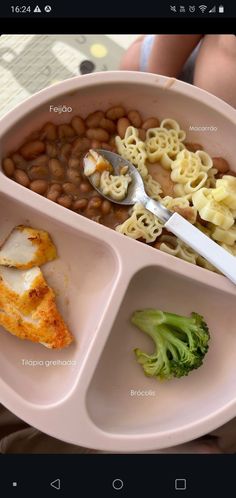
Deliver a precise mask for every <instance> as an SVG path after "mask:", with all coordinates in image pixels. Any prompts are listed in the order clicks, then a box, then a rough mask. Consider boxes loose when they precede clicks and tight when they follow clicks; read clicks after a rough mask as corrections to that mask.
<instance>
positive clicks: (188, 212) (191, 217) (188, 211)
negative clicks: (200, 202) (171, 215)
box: [160, 195, 197, 223]
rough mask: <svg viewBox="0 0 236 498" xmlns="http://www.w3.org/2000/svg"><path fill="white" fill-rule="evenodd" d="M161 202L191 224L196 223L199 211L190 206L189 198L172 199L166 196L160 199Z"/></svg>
mask: <svg viewBox="0 0 236 498" xmlns="http://www.w3.org/2000/svg"><path fill="white" fill-rule="evenodd" d="M160 202H161V203H162V204H163V206H165V207H166V208H167V209H169V210H170V211H176V212H177V213H179V214H181V215H182V216H183V217H184V218H186V219H187V220H188V221H189V222H190V223H195V222H196V219H197V210H196V208H195V207H193V206H190V204H189V200H188V199H187V197H170V196H168V195H167V196H166V197H163V198H162V199H160Z"/></svg>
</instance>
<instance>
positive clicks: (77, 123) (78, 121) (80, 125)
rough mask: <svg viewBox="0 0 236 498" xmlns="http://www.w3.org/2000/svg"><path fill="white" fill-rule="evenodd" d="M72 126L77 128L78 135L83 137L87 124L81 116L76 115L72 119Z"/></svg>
mask: <svg viewBox="0 0 236 498" xmlns="http://www.w3.org/2000/svg"><path fill="white" fill-rule="evenodd" d="M71 126H72V128H73V129H74V130H75V133H76V135H78V137H83V136H84V135H85V131H86V126H85V124H84V120H83V119H82V118H81V117H80V116H74V117H73V118H72V120H71Z"/></svg>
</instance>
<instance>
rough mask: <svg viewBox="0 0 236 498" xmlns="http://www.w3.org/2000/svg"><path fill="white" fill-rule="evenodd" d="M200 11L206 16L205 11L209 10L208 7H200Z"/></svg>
mask: <svg viewBox="0 0 236 498" xmlns="http://www.w3.org/2000/svg"><path fill="white" fill-rule="evenodd" d="M199 9H200V11H201V12H202V13H203V14H204V12H205V10H206V9H207V5H199Z"/></svg>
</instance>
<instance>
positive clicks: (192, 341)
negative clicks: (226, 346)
mask: <svg viewBox="0 0 236 498" xmlns="http://www.w3.org/2000/svg"><path fill="white" fill-rule="evenodd" d="M131 322H132V323H133V324H134V325H136V326H137V327H138V328H139V329H140V330H142V331H143V332H146V333H147V334H148V335H149V336H150V337H151V338H152V339H153V341H154V343H155V347H156V350H155V352H154V353H153V354H151V355H149V354H147V353H144V352H143V351H141V350H140V349H138V348H136V349H135V350H134V352H135V355H136V358H137V361H138V363H140V365H142V367H143V370H144V372H145V374H146V375H148V376H151V377H156V378H158V379H161V380H163V379H166V380H167V379H172V378H174V377H183V376H184V375H188V374H189V373H190V372H191V371H192V370H194V369H196V368H199V367H200V366H201V365H202V363H203V359H204V357H205V354H206V353H207V350H208V346H209V345H208V343H209V339H210V334H209V330H208V326H207V324H206V323H205V321H204V318H203V317H202V316H201V315H199V314H198V313H191V316H190V317H186V316H181V315H176V314H174V313H168V312H165V311H160V310H156V309H144V310H140V311H135V312H134V313H133V315H132V317H131Z"/></svg>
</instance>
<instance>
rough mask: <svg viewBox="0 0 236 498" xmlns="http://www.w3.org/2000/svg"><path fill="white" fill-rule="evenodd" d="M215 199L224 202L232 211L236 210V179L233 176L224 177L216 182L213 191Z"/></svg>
mask: <svg viewBox="0 0 236 498" xmlns="http://www.w3.org/2000/svg"><path fill="white" fill-rule="evenodd" d="M212 195H213V197H214V199H215V200H216V201H218V202H223V203H224V204H225V205H226V206H228V207H229V208H230V209H233V210H235V209H236V178H235V177H234V176H231V175H224V176H223V177H222V178H221V179H219V180H216V188H215V189H214V190H213V191H212Z"/></svg>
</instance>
